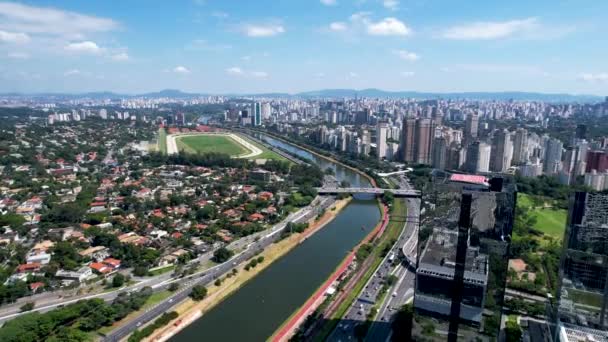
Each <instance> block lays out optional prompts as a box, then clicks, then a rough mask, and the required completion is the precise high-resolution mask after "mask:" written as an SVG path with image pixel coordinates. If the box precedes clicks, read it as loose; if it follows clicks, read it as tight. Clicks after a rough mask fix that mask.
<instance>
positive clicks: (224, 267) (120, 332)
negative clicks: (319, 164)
mask: <svg viewBox="0 0 608 342" xmlns="http://www.w3.org/2000/svg"><path fill="white" fill-rule="evenodd" d="M333 202H334V201H333V199H331V198H322V199H321V200H320V202H319V204H318V205H316V206H314V207H310V206H309V207H306V208H304V209H302V210H300V211H298V212H297V213H296V214H294V215H290V217H289V218H288V219H287V220H284V221H283V222H282V223H280V224H279V225H276V226H275V227H273V228H272V229H271V230H270V231H266V232H264V233H265V235H263V236H261V237H260V238H259V239H257V241H255V239H254V241H253V242H250V243H249V244H248V245H247V247H246V249H245V250H244V251H242V252H240V253H238V254H236V255H234V256H233V257H232V258H231V259H230V260H228V261H226V262H225V263H223V264H219V265H217V266H214V267H213V268H211V269H208V270H206V271H203V272H201V273H198V274H193V275H191V276H188V277H185V278H182V279H173V280H169V281H166V282H164V283H161V284H158V285H157V286H156V289H158V290H160V289H166V288H168V287H169V285H170V284H171V283H173V282H180V283H181V288H180V290H178V291H177V292H176V293H175V294H173V295H172V296H171V297H169V298H167V299H165V300H164V301H162V302H160V303H159V304H157V305H156V306H154V307H152V308H150V309H149V310H148V311H146V312H144V313H142V314H141V315H140V316H138V317H136V318H133V319H132V320H131V321H130V322H128V323H127V324H125V325H123V326H122V327H120V328H118V329H116V330H114V331H112V332H111V333H110V334H108V335H107V336H106V338H105V339H104V341H120V340H121V339H123V338H125V337H126V336H128V335H129V334H130V333H132V332H133V331H135V330H136V329H137V328H138V327H140V326H142V325H145V324H146V323H148V322H150V321H152V320H153V319H155V318H156V317H158V316H160V315H161V314H162V313H163V312H167V311H169V310H170V309H171V308H172V307H173V306H174V305H176V304H177V303H179V302H181V301H183V300H184V299H186V297H188V295H189V294H190V291H191V289H192V287H193V286H195V285H197V284H201V285H207V284H209V283H211V282H212V281H214V280H215V279H217V278H219V277H221V276H223V275H224V274H226V273H228V272H230V271H231V270H232V269H233V268H234V267H235V266H236V265H238V264H241V263H243V262H245V261H247V260H248V259H250V258H251V257H253V256H254V255H256V254H257V253H258V252H260V251H262V250H263V249H264V248H266V247H267V246H268V245H270V244H271V243H273V242H274V241H276V240H277V239H279V237H280V234H279V233H280V232H281V231H282V230H283V229H285V227H286V225H287V222H305V221H308V220H310V219H312V218H314V217H316V216H317V215H318V214H319V213H320V212H322V210H324V209H327V208H329V207H330V206H331V204H332V203H333Z"/></svg>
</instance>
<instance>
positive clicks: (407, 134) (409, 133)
mask: <svg viewBox="0 0 608 342" xmlns="http://www.w3.org/2000/svg"><path fill="white" fill-rule="evenodd" d="M415 138H416V119H413V118H409V119H405V120H403V128H402V129H401V154H402V156H403V161H404V162H406V163H411V162H413V161H414V152H415V151H416V148H415V147H416V146H415V142H416V140H415Z"/></svg>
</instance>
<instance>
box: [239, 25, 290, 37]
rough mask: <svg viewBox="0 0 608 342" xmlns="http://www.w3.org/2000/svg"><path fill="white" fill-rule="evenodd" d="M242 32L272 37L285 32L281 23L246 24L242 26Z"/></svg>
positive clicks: (253, 35) (250, 35)
mask: <svg viewBox="0 0 608 342" xmlns="http://www.w3.org/2000/svg"><path fill="white" fill-rule="evenodd" d="M243 31H244V33H245V34H246V35H247V36H248V37H255V38H259V37H272V36H276V35H279V34H281V33H284V32H285V28H284V27H283V26H282V25H247V26H245V27H244V30H243Z"/></svg>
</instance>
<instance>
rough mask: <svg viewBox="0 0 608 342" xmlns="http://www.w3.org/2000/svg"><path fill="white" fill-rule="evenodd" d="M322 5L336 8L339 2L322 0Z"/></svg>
mask: <svg viewBox="0 0 608 342" xmlns="http://www.w3.org/2000/svg"><path fill="white" fill-rule="evenodd" d="M321 3H322V4H323V5H325V6H335V5H336V4H337V3H338V2H337V1H336V0H321Z"/></svg>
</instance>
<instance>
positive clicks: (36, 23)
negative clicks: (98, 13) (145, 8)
mask: <svg viewBox="0 0 608 342" xmlns="http://www.w3.org/2000/svg"><path fill="white" fill-rule="evenodd" d="M119 27H120V25H119V24H118V23H117V22H116V21H114V20H112V19H108V18H101V17H95V16H90V15H84V14H80V13H76V12H70V11H63V10H59V9H55V8H51V7H38V6H30V5H25V4H20V3H15V2H0V29H1V30H7V31H14V32H23V33H27V34H44V35H60V36H64V37H67V38H69V39H79V38H80V39H82V37H83V36H84V35H86V34H87V33H95V32H108V31H112V30H116V29H118V28H119Z"/></svg>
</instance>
